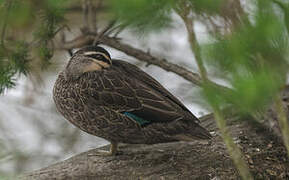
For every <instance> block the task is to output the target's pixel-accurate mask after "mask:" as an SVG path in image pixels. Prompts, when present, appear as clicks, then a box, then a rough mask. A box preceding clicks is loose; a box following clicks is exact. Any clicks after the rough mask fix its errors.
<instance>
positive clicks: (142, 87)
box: [53, 46, 210, 147]
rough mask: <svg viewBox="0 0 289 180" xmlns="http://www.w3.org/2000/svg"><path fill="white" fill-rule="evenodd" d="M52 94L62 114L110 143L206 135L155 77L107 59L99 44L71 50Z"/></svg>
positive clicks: (168, 140)
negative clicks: (70, 56)
mask: <svg viewBox="0 0 289 180" xmlns="http://www.w3.org/2000/svg"><path fill="white" fill-rule="evenodd" d="M53 95H54V96H53V97H54V101H55V104H56V106H57V109H58V110H59V112H60V113H61V114H62V115H63V116H64V117H65V118H66V119H67V120H69V121H70V122H71V123H73V124H74V125H75V126H77V127H79V128H80V129H82V130H83V131H85V132H87V133H90V134H93V135H95V136H99V137H102V138H104V139H106V140H108V141H110V142H112V143H113V145H116V143H118V142H121V143H131V144H134V143H141V144H154V143H164V142H172V141H180V140H184V141H191V140H193V139H194V138H200V139H207V138H210V134H209V133H208V132H207V131H206V130H205V129H204V128H202V127H201V126H200V125H199V120H198V119H197V118H196V117H195V116H194V115H193V114H192V113H191V112H190V111H189V110H188V109H187V108H186V107H185V106H184V105H183V104H182V103H181V102H180V101H179V100H178V99H177V98H175V97H174V96H173V95H172V94H171V93H170V92H168V91H167V90H166V89H165V88H164V87H163V86H162V85H161V84H160V83H158V82H157V81H156V80H155V79H153V78H152V77H151V76H149V75H148V74H146V73H145V72H144V71H142V70H140V69H139V68H138V67H136V66H134V65H132V64H129V63H127V62H125V61H120V60H111V59H110V55H109V54H108V52H107V51H105V50H104V49H103V48H101V47H97V46H95V47H86V48H83V49H81V50H80V51H78V52H76V53H75V54H74V55H73V57H72V58H71V60H70V61H69V63H68V65H67V67H66V68H65V70H64V71H62V72H61V73H60V74H59V76H58V78H57V80H56V82H55V86H54V90H53ZM115 147H116V146H115Z"/></svg>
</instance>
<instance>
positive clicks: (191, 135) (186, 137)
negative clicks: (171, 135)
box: [175, 125, 212, 141]
mask: <svg viewBox="0 0 289 180" xmlns="http://www.w3.org/2000/svg"><path fill="white" fill-rule="evenodd" d="M175 138H176V139H177V140H179V141H194V140H196V139H211V138H212V135H211V134H210V133H209V132H208V131H207V130H206V129H205V128H203V127H202V126H199V125H197V126H196V127H195V128H194V129H193V130H191V131H189V132H185V133H182V134H177V135H175Z"/></svg>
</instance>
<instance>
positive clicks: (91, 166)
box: [20, 115, 289, 180]
mask: <svg viewBox="0 0 289 180" xmlns="http://www.w3.org/2000/svg"><path fill="white" fill-rule="evenodd" d="M201 122H202V124H203V126H206V127H207V128H209V130H210V131H211V133H212V134H213V136H214V137H213V139H212V140H210V141H195V142H191V143H187V142H176V143H165V144H155V145H121V146H120V154H119V155H117V156H114V157H101V156H96V155H94V152H95V151H96V150H97V149H93V150H89V151H87V152H84V153H81V154H78V155H76V156H73V157H71V158H69V159H67V160H65V161H62V162H59V163H56V164H53V165H51V166H49V167H46V168H43V169H40V170H36V171H33V172H30V173H27V174H24V175H22V176H21V177H20V179H37V180H38V179H39V180H42V179H43V180H44V179H48V180H49V179H54V180H64V179H117V180H122V179H125V180H127V179H195V178H199V179H240V177H239V174H238V172H237V170H236V169H235V167H234V165H233V162H232V161H231V159H230V157H229V155H228V153H227V152H226V147H225V145H224V143H223V142H222V139H221V137H220V136H219V132H218V131H216V126H215V123H214V120H213V116H211V115H209V116H204V117H203V118H201ZM230 122H231V125H230V130H231V133H232V135H233V137H234V140H235V143H237V144H238V146H239V147H240V149H241V150H242V151H243V153H244V155H245V158H246V159H245V161H246V162H247V163H248V166H249V168H250V171H251V173H252V174H253V176H254V178H255V179H278V178H280V179H286V178H289V168H288V167H289V160H288V157H287V154H286V150H285V147H284V146H283V144H282V143H281V142H278V141H276V142H275V141H274V137H271V136H261V135H260V134H259V129H249V128H248V127H249V126H248V124H246V123H245V122H244V121H243V123H241V122H240V121H235V120H233V119H232V118H230ZM236 122H237V123H236ZM263 134H266V133H263ZM107 148H108V147H103V148H101V149H107Z"/></svg>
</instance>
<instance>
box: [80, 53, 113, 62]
mask: <svg viewBox="0 0 289 180" xmlns="http://www.w3.org/2000/svg"><path fill="white" fill-rule="evenodd" d="M85 56H87V57H90V58H93V59H97V60H100V61H103V62H106V63H108V64H110V61H109V59H107V58H105V57H104V56H103V55H101V54H88V55H85Z"/></svg>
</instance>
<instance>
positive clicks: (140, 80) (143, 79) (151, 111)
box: [113, 60, 199, 122]
mask: <svg viewBox="0 0 289 180" xmlns="http://www.w3.org/2000/svg"><path fill="white" fill-rule="evenodd" d="M113 66H114V67H117V69H118V70H120V72H121V73H120V74H123V75H124V76H126V77H128V78H127V79H126V81H129V82H127V83H128V84H130V86H131V88H132V89H134V91H135V92H136V97H137V99H138V100H139V101H140V102H141V103H142V108H141V109H139V110H135V111H133V112H132V113H133V114H134V115H138V116H142V117H145V119H147V118H149V119H151V121H153V122H155V121H156V122H159V121H160V122H162V121H172V120H176V119H183V118H186V119H188V120H193V121H195V122H199V120H198V119H197V118H196V117H195V116H194V115H193V114H192V113H191V112H190V111H189V110H188V109H187V108H186V107H185V106H184V105H183V104H182V103H181V102H180V101H179V100H178V99H177V98H176V97H175V96H173V95H172V94H171V93H170V92H169V91H168V90H166V89H165V88H164V87H163V86H162V85H161V84H160V83H159V82H158V81H156V80H155V79H154V78H153V77H151V76H150V75H148V74H147V73H145V72H144V71H142V70H141V69H140V68H138V67H137V66H135V65H133V64H130V63H127V62H125V61H121V60H113ZM151 116H153V117H151Z"/></svg>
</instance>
